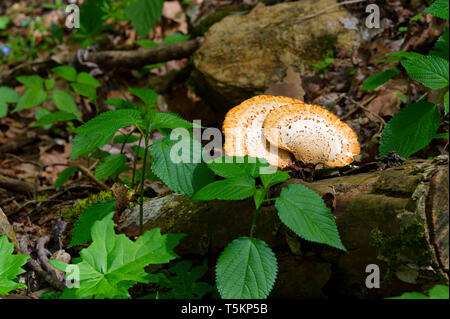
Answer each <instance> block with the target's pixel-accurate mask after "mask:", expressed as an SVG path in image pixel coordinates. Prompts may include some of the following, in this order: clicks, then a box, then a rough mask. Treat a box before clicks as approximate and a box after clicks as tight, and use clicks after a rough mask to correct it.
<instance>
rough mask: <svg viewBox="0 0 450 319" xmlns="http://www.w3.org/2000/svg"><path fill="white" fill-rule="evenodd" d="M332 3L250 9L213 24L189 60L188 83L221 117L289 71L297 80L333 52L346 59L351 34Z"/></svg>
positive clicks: (332, 0) (343, 12)
mask: <svg viewBox="0 0 450 319" xmlns="http://www.w3.org/2000/svg"><path fill="white" fill-rule="evenodd" d="M335 4H336V0H321V1H315V0H303V1H297V2H288V3H282V4H278V5H275V6H270V7H264V6H262V7H259V6H257V7H255V8H254V9H253V10H252V11H250V12H249V13H248V14H246V15H232V16H228V17H226V18H224V19H223V20H222V21H220V22H218V23H216V24H214V25H213V26H212V27H211V28H210V29H209V31H208V32H207V33H206V34H205V42H204V44H203V45H202V46H201V47H200V49H199V50H197V52H196V53H195V55H194V59H193V61H194V65H195V67H196V70H195V71H194V72H193V74H192V78H191V80H192V83H193V84H194V87H195V89H196V91H197V93H199V94H200V95H202V97H203V98H204V99H205V100H206V101H207V102H208V101H209V102H210V104H211V106H213V107H214V108H216V109H218V110H221V111H226V110H228V109H229V108H231V107H233V106H235V105H237V104H239V103H240V102H242V101H243V100H245V99H247V98H249V97H251V96H253V95H255V94H260V93H262V92H264V91H265V89H266V88H267V87H268V86H269V85H270V84H272V83H275V82H279V81H281V80H282V79H283V78H284V77H285V76H286V70H287V69H288V67H292V68H293V69H294V70H295V71H296V72H298V73H300V74H302V73H304V72H305V71H307V70H310V69H311V67H312V64H313V63H317V62H320V61H322V60H323V59H324V58H325V57H329V56H330V55H331V56H332V55H333V50H334V48H335V47H337V48H340V49H341V50H342V51H344V52H348V53H349V54H350V53H351V51H352V49H353V46H354V43H355V38H356V31H354V30H349V29H346V28H344V26H343V25H342V23H341V22H340V20H341V21H343V20H345V19H348V18H349V17H350V14H349V13H348V12H347V11H346V9H344V8H343V7H337V8H334V9H332V10H330V11H327V12H326V13H324V14H319V15H317V16H314V17H312V18H307V19H305V17H306V16H310V15H313V14H315V13H318V12H319V11H321V10H323V9H325V8H329V7H330V6H333V5H335Z"/></svg>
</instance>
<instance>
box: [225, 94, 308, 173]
mask: <svg viewBox="0 0 450 319" xmlns="http://www.w3.org/2000/svg"><path fill="white" fill-rule="evenodd" d="M299 102H301V101H300V100H296V99H293V98H289V97H285V96H271V95H258V96H255V97H253V98H250V99H248V100H245V101H244V102H242V103H241V104H239V105H238V106H236V107H234V108H232V109H231V110H230V111H228V113H227V115H226V116H225V120H224V122H223V126H222V130H223V133H224V134H225V145H224V150H225V154H226V155H230V156H244V155H249V156H252V157H259V158H265V159H266V160H267V161H268V162H269V163H270V164H271V165H276V166H278V167H280V168H284V167H286V166H289V165H290V164H292V163H293V161H292V156H291V154H290V153H289V152H286V151H284V150H282V149H279V150H277V151H278V154H277V152H276V151H275V152H273V149H272V152H271V151H270V145H269V143H268V142H267V141H266V139H265V138H264V134H263V124H264V120H265V118H266V116H267V114H268V113H269V112H270V111H272V110H274V109H276V108H278V107H280V106H281V105H285V104H289V103H299Z"/></svg>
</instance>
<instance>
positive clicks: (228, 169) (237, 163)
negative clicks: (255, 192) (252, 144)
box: [207, 156, 269, 178]
mask: <svg viewBox="0 0 450 319" xmlns="http://www.w3.org/2000/svg"><path fill="white" fill-rule="evenodd" d="M207 165H208V167H209V168H210V169H212V170H213V171H214V173H216V174H217V175H219V176H222V177H225V178H233V177H243V176H248V177H251V178H255V177H258V176H260V175H261V172H262V171H261V169H262V168H264V167H268V166H269V164H268V163H267V162H266V161H265V160H264V159H259V158H256V157H250V156H243V157H241V156H222V157H219V158H216V159H214V160H212V161H210V162H208V163H207Z"/></svg>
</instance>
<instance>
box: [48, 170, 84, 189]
mask: <svg viewBox="0 0 450 319" xmlns="http://www.w3.org/2000/svg"><path fill="white" fill-rule="evenodd" d="M77 170H78V167H77V166H69V167H67V168H66V169H64V170H63V171H62V172H61V173H59V175H58V178H57V179H56V182H55V185H53V186H54V187H55V188H60V187H61V186H62V185H63V184H64V183H65V182H67V181H68V180H69V178H70V177H71V176H72V175H73V174H75V172H76V171H77Z"/></svg>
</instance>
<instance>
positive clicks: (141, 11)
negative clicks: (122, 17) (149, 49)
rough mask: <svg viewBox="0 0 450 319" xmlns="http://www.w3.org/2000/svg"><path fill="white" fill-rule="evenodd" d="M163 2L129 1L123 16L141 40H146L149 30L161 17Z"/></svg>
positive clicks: (154, 0) (162, 0)
mask: <svg viewBox="0 0 450 319" xmlns="http://www.w3.org/2000/svg"><path fill="white" fill-rule="evenodd" d="M163 4H164V0H131V1H129V2H128V6H127V7H126V8H125V14H126V15H127V17H128V18H129V19H130V20H131V24H132V25H133V27H134V28H135V29H136V32H137V34H138V35H139V36H140V37H141V38H146V37H147V33H148V32H149V31H150V28H151V27H152V26H153V25H154V24H155V23H156V21H158V19H159V18H160V17H161V13H162V8H163Z"/></svg>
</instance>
